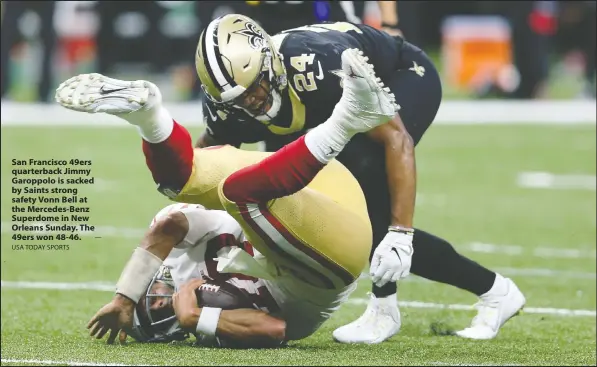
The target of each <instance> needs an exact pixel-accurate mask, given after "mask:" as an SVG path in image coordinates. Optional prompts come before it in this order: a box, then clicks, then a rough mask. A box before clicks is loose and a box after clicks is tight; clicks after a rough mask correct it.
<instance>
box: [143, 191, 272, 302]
mask: <svg viewBox="0 0 597 367" xmlns="http://www.w3.org/2000/svg"><path fill="white" fill-rule="evenodd" d="M174 210H178V211H181V212H182V213H183V214H185V216H186V217H187V219H188V220H189V232H188V233H187V235H186V237H185V238H184V239H183V240H182V241H181V242H180V243H179V244H178V245H176V246H175V248H174V249H173V250H172V251H171V252H170V254H169V255H168V257H166V259H165V260H164V264H163V265H162V266H163V267H166V268H168V269H169V271H170V275H171V277H172V281H173V282H174V285H175V287H176V288H179V287H180V286H182V285H183V284H184V283H186V282H188V281H189V280H191V279H198V278H202V279H204V280H206V281H208V280H212V281H225V282H228V283H230V284H232V285H234V286H235V287H237V288H238V289H239V290H240V291H241V292H242V293H244V294H245V295H246V296H247V297H248V298H249V299H250V300H251V301H252V302H253V304H254V305H255V306H256V308H259V309H261V310H263V311H265V312H268V313H275V312H277V311H278V306H277V304H276V302H275V301H274V300H273V298H272V296H271V295H270V294H269V291H268V289H267V288H266V286H265V283H264V282H263V280H261V279H258V278H255V277H250V276H246V275H244V274H238V273H219V272H218V271H217V270H216V268H217V264H218V262H217V258H218V257H219V256H226V254H227V253H228V252H230V251H231V250H232V249H234V248H242V249H243V250H244V251H246V252H247V253H249V254H250V255H251V256H253V251H254V250H253V248H252V247H251V245H250V244H249V243H248V242H246V241H244V235H243V232H242V229H241V228H240V226H239V225H238V223H237V222H236V221H235V220H234V219H233V218H232V217H231V216H230V215H229V214H228V213H226V212H225V211H221V210H207V209H205V208H204V207H203V206H201V205H197V204H181V203H177V204H172V205H169V206H167V207H166V208H164V209H162V210H161V211H160V212H159V213H158V214H157V215H156V216H155V217H154V218H153V220H152V222H151V225H150V226H153V225H154V224H155V223H156V221H157V220H158V219H159V218H161V217H162V216H165V215H166V214H168V213H170V212H171V211H174Z"/></svg>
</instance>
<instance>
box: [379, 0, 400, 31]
mask: <svg viewBox="0 0 597 367" xmlns="http://www.w3.org/2000/svg"><path fill="white" fill-rule="evenodd" d="M377 5H378V6H379V11H380V13H381V22H382V23H383V24H388V25H394V26H397V25H398V11H397V7H396V1H378V2H377Z"/></svg>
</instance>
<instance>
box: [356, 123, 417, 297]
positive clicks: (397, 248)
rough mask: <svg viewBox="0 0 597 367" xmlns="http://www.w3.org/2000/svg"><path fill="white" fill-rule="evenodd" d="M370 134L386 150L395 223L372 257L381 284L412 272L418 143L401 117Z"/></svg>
mask: <svg viewBox="0 0 597 367" xmlns="http://www.w3.org/2000/svg"><path fill="white" fill-rule="evenodd" d="M368 135H369V136H370V137H371V138H372V139H373V140H375V141H377V142H378V143H380V144H381V145H383V147H384V150H385V160H386V173H387V179H388V187H389V190H390V199H391V212H392V222H391V223H390V226H389V228H388V233H387V234H386V236H385V237H384V239H383V240H382V242H381V243H380V244H379V246H377V247H376V249H375V252H374V253H373V257H372V259H371V267H370V273H371V280H372V281H373V282H374V283H375V284H376V285H377V286H379V287H382V286H383V285H385V284H386V283H388V282H395V281H397V280H398V279H400V278H404V277H406V276H408V275H409V274H410V267H411V262H412V255H413V247H412V239H413V235H414V229H413V217H414V211H415V197H416V186H417V172H416V164H415V144H414V142H413V139H412V138H411V136H410V134H409V133H408V132H407V131H406V128H405V127H404V124H403V123H402V120H401V119H400V116H399V115H397V116H396V117H395V118H394V119H393V120H392V121H391V122H390V123H388V124H386V125H382V126H379V127H377V128H376V129H374V130H371V131H370V132H369V133H368Z"/></svg>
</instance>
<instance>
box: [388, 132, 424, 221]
mask: <svg viewBox="0 0 597 367" xmlns="http://www.w3.org/2000/svg"><path fill="white" fill-rule="evenodd" d="M385 154H386V172H387V177H388V186H389V189H390V198H391V201H392V204H391V205H392V206H391V207H392V222H391V225H393V226H403V227H407V228H412V226H413V217H414V211H415V198H416V186H417V179H416V164H415V150H414V144H413V143H412V139H411V138H410V136H405V135H403V134H399V136H397V137H396V138H395V140H394V141H393V144H387V145H386V147H385Z"/></svg>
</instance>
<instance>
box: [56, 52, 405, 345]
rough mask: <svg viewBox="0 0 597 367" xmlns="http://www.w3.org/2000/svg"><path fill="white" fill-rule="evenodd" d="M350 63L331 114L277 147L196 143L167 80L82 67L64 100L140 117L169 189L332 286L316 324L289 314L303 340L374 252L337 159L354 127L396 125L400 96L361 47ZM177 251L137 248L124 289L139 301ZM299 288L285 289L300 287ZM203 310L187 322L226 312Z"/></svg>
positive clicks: (306, 278)
mask: <svg viewBox="0 0 597 367" xmlns="http://www.w3.org/2000/svg"><path fill="white" fill-rule="evenodd" d="M342 69H343V70H344V72H345V73H346V75H347V78H346V79H345V81H344V83H345V86H344V91H343V95H342V98H341V99H340V101H339V103H338V104H337V108H336V109H335V110H334V113H333V114H332V115H331V116H330V118H329V119H328V120H327V121H326V122H325V123H323V124H321V125H320V126H318V127H317V128H315V129H313V130H311V131H310V132H309V133H308V134H306V135H305V136H302V137H300V138H299V139H297V140H296V141H294V142H292V143H290V144H288V145H286V146H285V147H284V148H282V149H280V150H279V151H278V152H276V153H274V154H268V153H261V152H248V151H243V150H239V149H236V148H233V147H230V146H227V147H220V148H219V149H195V150H193V147H192V142H191V139H190V136H189V134H188V132H187V131H186V130H185V129H184V128H183V127H182V126H180V125H179V124H177V123H176V122H175V121H174V120H172V118H171V117H170V115H169V113H168V111H167V110H166V109H165V108H164V107H163V106H162V105H161V95H160V92H159V90H158V88H157V87H156V86H155V85H153V84H151V83H149V82H146V81H137V82H125V81H120V80H115V79H110V78H106V77H104V76H102V75H99V74H91V75H81V76H78V77H75V78H71V79H69V80H68V81H66V82H65V83H63V84H61V85H60V87H59V88H58V90H57V93H56V100H57V101H58V102H59V103H60V104H62V105H63V106H65V107H67V108H70V109H73V110H76V111H83V112H90V113H96V112H107V113H110V114H113V115H117V116H119V117H122V118H123V119H125V120H126V121H128V122H130V123H132V124H133V125H136V126H137V127H138V128H139V131H140V134H141V136H142V137H143V150H144V153H145V156H146V160H147V164H148V167H149V168H150V170H151V172H152V175H153V178H154V181H155V182H156V183H158V185H159V190H160V191H161V192H163V193H164V194H166V195H168V196H170V197H171V198H173V199H174V200H175V201H179V202H189V203H193V204H202V205H204V206H205V207H208V208H210V207H211V208H214V209H218V208H223V209H225V210H226V211H227V212H228V213H229V214H230V215H231V216H232V217H233V218H234V219H235V220H236V221H237V222H238V223H239V225H240V227H241V228H242V230H243V232H244V233H245V235H246V237H247V239H248V241H249V242H250V244H251V245H252V246H253V247H255V248H256V249H257V250H258V251H259V252H260V253H261V254H263V256H264V257H265V258H266V259H268V262H271V263H274V264H275V265H276V272H278V271H279V275H278V276H279V277H280V278H284V277H288V279H294V280H295V281H296V282H300V283H302V284H305V285H309V287H310V288H311V289H316V290H317V292H314V294H316V295H319V294H320V293H321V294H325V295H326V296H325V297H322V299H321V302H324V303H325V307H320V308H319V309H318V310H316V311H314V312H313V314H312V315H313V316H312V317H311V319H310V320H309V321H311V322H305V320H301V321H300V322H298V321H297V322H296V324H293V323H291V321H290V317H284V321H286V330H285V338H286V339H300V338H302V337H305V336H307V335H309V334H310V333H312V332H314V331H315V330H316V329H317V327H318V325H319V324H320V323H321V322H322V320H323V319H325V318H327V317H329V311H328V309H333V308H334V307H337V305H338V302H341V301H342V300H343V299H345V298H346V297H347V295H348V294H349V293H350V292H351V291H352V290H354V287H355V284H356V283H355V281H356V279H357V278H358V277H359V275H360V273H361V271H362V270H363V268H364V266H365V264H366V262H367V258H368V254H369V253H370V251H371V224H370V222H369V219H368V217H367V209H366V204H365V200H364V197H363V193H362V191H361V190H360V187H359V185H358V183H357V182H356V180H355V179H354V178H353V177H352V176H351V175H350V173H349V172H348V171H347V170H346V169H345V168H344V167H343V166H342V165H341V164H339V163H338V162H336V161H334V160H333V158H334V157H335V156H337V154H338V153H339V152H340V151H342V149H343V148H344V146H345V145H346V144H347V143H348V141H349V140H350V139H351V138H352V137H353V136H354V135H356V134H357V133H359V132H364V131H368V130H370V129H372V128H374V127H376V126H379V125H380V124H383V123H386V122H387V121H388V120H389V118H390V117H391V116H393V115H394V114H395V113H396V110H397V109H398V106H396V105H395V103H394V96H393V95H392V94H391V93H390V92H389V90H388V89H387V88H384V87H383V84H382V83H381V82H380V81H379V79H378V78H377V77H376V76H375V72H374V71H373V67H372V66H371V65H370V64H368V63H367V62H366V60H365V58H364V57H363V56H362V55H361V54H360V53H359V51H358V50H354V49H351V50H346V51H344V52H343V54H342ZM328 163H329V164H328ZM167 255H168V254H167V253H162V252H160V253H158V254H157V255H156V254H155V253H152V252H151V251H148V250H145V249H143V248H137V249H136V250H135V252H134V253H133V255H132V257H131V259H130V261H129V262H128V263H127V265H126V267H125V269H124V271H123V272H122V275H121V277H120V279H119V281H118V283H117V293H118V294H119V295H121V296H124V297H126V298H128V299H130V300H131V301H132V302H134V303H139V301H140V299H141V297H142V296H143V293H144V292H145V290H146V289H147V288H148V287H149V286H150V283H151V281H152V279H153V278H154V276H155V274H156V272H157V271H158V270H159V269H160V267H161V266H162V264H163V260H164V259H165V258H166V256H167ZM270 274H271V273H270ZM290 288H291V287H290V286H289V287H287V288H286V289H285V290H286V291H289V292H291V293H293V292H295V291H292V290H290ZM121 296H118V295H117V299H121V298H122V297H121ZM297 297H298V296H297ZM299 299H300V298H299ZM115 301H116V299H115ZM283 305H286V304H285V303H282V304H281V305H279V306H281V307H282V306H283ZM304 306H305V305H304V304H303V303H301V302H297V301H295V300H291V301H290V302H289V303H288V305H287V306H286V307H287V308H286V309H282V310H281V313H282V315H283V316H284V315H292V314H294V313H295V312H298V311H297V309H301V308H302V307H304ZM201 315H206V314H204V313H203V312H202V310H201V308H197V307H195V309H194V311H193V314H192V320H193V322H189V321H188V320H187V319H184V320H183V318H182V316H181V320H179V321H183V323H184V325H186V326H188V325H190V324H193V325H197V328H198V329H199V331H200V332H201V333H203V334H207V335H209V334H213V333H214V332H215V331H216V329H215V328H216V327H217V326H218V325H219V321H218V320H219V318H218V317H219V316H220V315H219V314H218V313H214V312H211V311H210V312H209V313H208V314H207V315H206V316H205V318H204V319H202V318H201ZM205 319H207V320H205ZM185 320H186V321H185ZM96 321H97V322H99V323H100V325H99V326H97V325H94V326H92V327H93V328H94V330H95V331H96V332H97V333H99V334H102V335H103V334H105V333H107V331H108V330H112V332H111V336H110V338H111V340H113V339H114V337H115V335H114V334H113V333H116V332H118V330H120V328H122V326H123V325H124V323H123V321H126V320H123V317H122V314H121V313H120V312H119V311H118V310H115V308H114V305H111V304H109V305H107V306H106V307H105V308H102V310H100V311H99V314H98V315H97V320H96ZM206 323H207V325H208V326H210V327H207V326H205V325H206ZM292 325H296V328H292Z"/></svg>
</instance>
